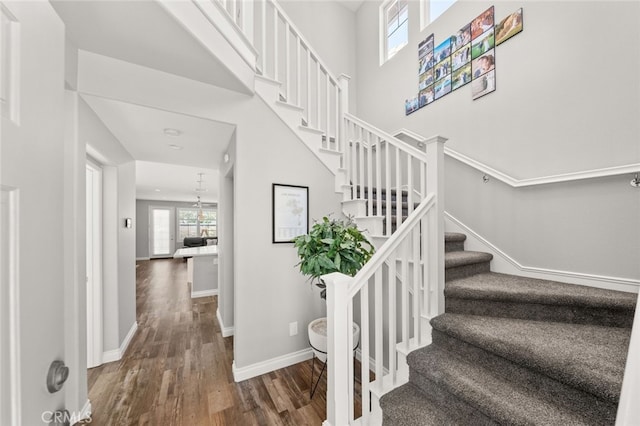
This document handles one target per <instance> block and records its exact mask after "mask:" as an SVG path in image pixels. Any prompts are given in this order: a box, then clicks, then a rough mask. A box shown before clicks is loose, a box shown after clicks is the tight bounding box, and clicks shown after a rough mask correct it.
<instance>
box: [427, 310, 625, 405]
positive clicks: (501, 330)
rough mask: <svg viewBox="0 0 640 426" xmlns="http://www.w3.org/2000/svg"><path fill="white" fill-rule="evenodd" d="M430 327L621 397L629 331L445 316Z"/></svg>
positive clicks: (560, 378)
mask: <svg viewBox="0 0 640 426" xmlns="http://www.w3.org/2000/svg"><path fill="white" fill-rule="evenodd" d="M431 325H432V327H433V328H434V329H435V330H437V331H439V332H442V333H444V334H447V335H449V336H451V337H455V338H456V339H458V340H461V341H463V342H466V343H469V344H471V345H474V346H476V347H479V348H482V349H484V350H485V351H488V352H491V353H493V354H495V355H498V356H501V357H503V358H506V359H507V360H509V361H512V362H515V363H518V364H520V365H522V366H524V367H526V368H529V369H531V370H533V371H535V372H538V373H541V374H544V375H546V376H548V377H551V378H553V379H555V380H558V381H561V382H563V383H565V384H568V385H571V386H573V387H575V388H578V389H581V390H583V391H585V392H589V393H591V394H593V395H596V396H598V397H599V398H602V399H604V400H606V401H610V402H614V403H617V401H618V399H619V397H620V387H621V384H622V376H623V374H624V365H625V361H626V353H627V350H626V349H627V348H628V346H629V336H630V333H631V331H630V330H629V329H626V328H614V327H600V326H591V325H582V324H564V323H553V322H543V321H527V320H520V319H511V318H492V317H486V316H477V315H460V314H449V313H445V314H442V315H439V316H437V317H436V318H434V319H432V320H431Z"/></svg>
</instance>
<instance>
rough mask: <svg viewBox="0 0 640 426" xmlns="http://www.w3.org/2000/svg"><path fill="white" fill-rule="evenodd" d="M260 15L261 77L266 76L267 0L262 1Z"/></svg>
mask: <svg viewBox="0 0 640 426" xmlns="http://www.w3.org/2000/svg"><path fill="white" fill-rule="evenodd" d="M260 13H261V15H260V21H261V22H260V24H261V27H260V33H261V36H260V38H261V40H260V42H261V44H262V51H261V52H260V59H261V60H262V75H267V0H262V10H261V11H260Z"/></svg>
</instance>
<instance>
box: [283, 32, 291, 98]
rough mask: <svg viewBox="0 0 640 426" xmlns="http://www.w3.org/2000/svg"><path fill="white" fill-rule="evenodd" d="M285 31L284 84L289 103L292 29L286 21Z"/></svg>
mask: <svg viewBox="0 0 640 426" xmlns="http://www.w3.org/2000/svg"><path fill="white" fill-rule="evenodd" d="M284 30H285V33H284V58H285V59H284V68H285V69H284V84H285V88H286V91H287V95H286V96H287V102H289V100H290V99H291V74H290V72H291V46H290V43H291V29H290V28H289V22H288V21H285V26H284Z"/></svg>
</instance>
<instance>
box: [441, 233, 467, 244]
mask: <svg viewBox="0 0 640 426" xmlns="http://www.w3.org/2000/svg"><path fill="white" fill-rule="evenodd" d="M466 239H467V236H466V235H465V234H461V233H459V232H445V233H444V241H445V242H447V243H448V242H463V241H466Z"/></svg>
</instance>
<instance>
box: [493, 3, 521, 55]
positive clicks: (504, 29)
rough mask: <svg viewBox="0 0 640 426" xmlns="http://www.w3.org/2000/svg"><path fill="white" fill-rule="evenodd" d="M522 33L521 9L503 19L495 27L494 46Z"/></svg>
mask: <svg viewBox="0 0 640 426" xmlns="http://www.w3.org/2000/svg"><path fill="white" fill-rule="evenodd" d="M521 31H522V8H520V9H518V10H516V11H515V12H513V13H512V14H511V15H509V16H507V17H506V18H504V19H503V20H502V21H500V23H499V24H498V25H496V46H498V45H499V44H502V43H504V42H505V41H507V40H509V39H510V38H511V37H513V36H514V35H516V34H518V33H519V32H521Z"/></svg>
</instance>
